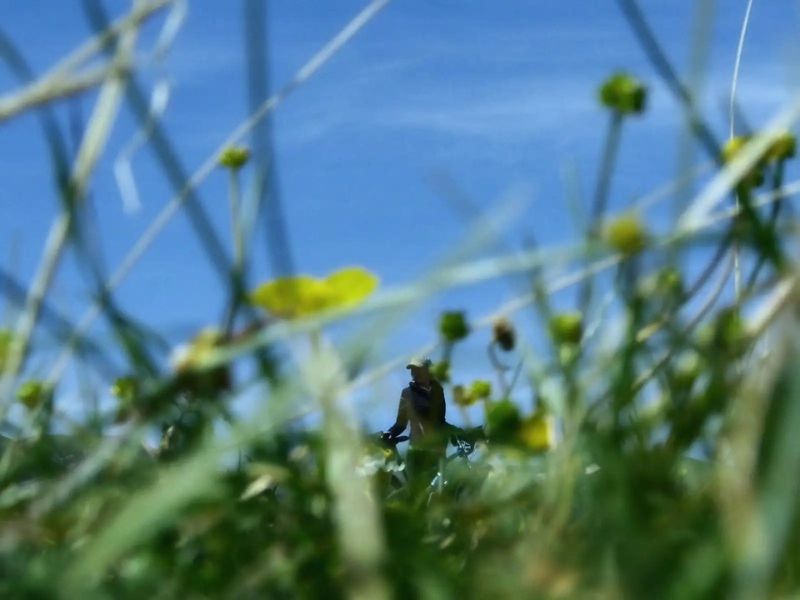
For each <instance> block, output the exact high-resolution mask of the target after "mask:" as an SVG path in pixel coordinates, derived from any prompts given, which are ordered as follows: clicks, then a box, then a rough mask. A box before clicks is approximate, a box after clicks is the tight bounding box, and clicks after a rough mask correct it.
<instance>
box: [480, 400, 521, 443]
mask: <svg viewBox="0 0 800 600" xmlns="http://www.w3.org/2000/svg"><path fill="white" fill-rule="evenodd" d="M521 424H522V419H521V418H520V414H519V408H517V405H516V404H514V403H513V402H512V401H511V400H501V401H500V402H493V403H492V404H491V405H490V406H489V409H488V411H487V414H486V433H487V435H488V436H489V440H490V441H495V442H511V441H516V438H517V436H518V434H519V430H520V426H521Z"/></svg>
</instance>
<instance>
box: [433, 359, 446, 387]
mask: <svg viewBox="0 0 800 600" xmlns="http://www.w3.org/2000/svg"><path fill="white" fill-rule="evenodd" d="M430 373H431V375H432V376H433V378H434V379H436V380H437V381H443V382H448V381H450V362H449V361H446V360H440V361H439V362H437V363H434V364H433V366H432V367H431V368H430Z"/></svg>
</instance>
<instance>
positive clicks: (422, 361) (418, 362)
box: [406, 356, 433, 369]
mask: <svg viewBox="0 0 800 600" xmlns="http://www.w3.org/2000/svg"><path fill="white" fill-rule="evenodd" d="M432 364H433V362H432V361H431V359H430V358H428V357H427V356H426V357H424V358H423V357H417V358H412V359H411V360H410V361H408V364H407V365H406V369H410V368H411V367H420V368H422V367H424V368H426V369H429V368H430V366H431V365H432Z"/></svg>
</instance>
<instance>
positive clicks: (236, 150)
mask: <svg viewBox="0 0 800 600" xmlns="http://www.w3.org/2000/svg"><path fill="white" fill-rule="evenodd" d="M249 159H250V150H248V149H247V148H244V147H241V146H231V147H229V148H225V150H223V151H222V154H220V155H219V164H220V166H221V167H225V168H226V169H232V170H234V171H238V170H239V169H241V168H242V167H243V166H245V165H246V164H247V161H248V160H249Z"/></svg>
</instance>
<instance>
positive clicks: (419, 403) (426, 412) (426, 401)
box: [389, 379, 446, 446]
mask: <svg viewBox="0 0 800 600" xmlns="http://www.w3.org/2000/svg"><path fill="white" fill-rule="evenodd" d="M445 410H446V407H445V400H444V390H443V389H442V386H441V385H440V384H439V382H438V381H436V380H435V379H431V388H430V391H428V390H426V389H425V388H424V387H422V386H421V385H420V384H418V383H414V382H413V381H412V382H411V383H410V384H409V385H408V387H406V388H405V389H403V391H402V393H401V394H400V405H399V406H398V407H397V420H396V421H395V424H394V425H392V426H391V427H390V428H389V434H390V435H392V436H397V435H400V434H401V433H403V431H405V428H406V426H407V425H408V424H409V423H410V424H411V434H410V436H409V437H410V440H411V442H410V443H411V445H412V446H419V445H420V442H422V441H423V440H430V441H431V442H433V443H434V445H438V443H437V442H438V441H441V440H445V420H444V418H445ZM445 443H446V441H445Z"/></svg>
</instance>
